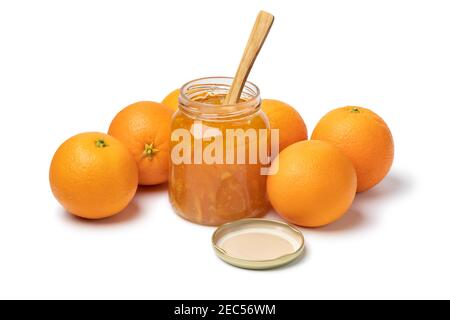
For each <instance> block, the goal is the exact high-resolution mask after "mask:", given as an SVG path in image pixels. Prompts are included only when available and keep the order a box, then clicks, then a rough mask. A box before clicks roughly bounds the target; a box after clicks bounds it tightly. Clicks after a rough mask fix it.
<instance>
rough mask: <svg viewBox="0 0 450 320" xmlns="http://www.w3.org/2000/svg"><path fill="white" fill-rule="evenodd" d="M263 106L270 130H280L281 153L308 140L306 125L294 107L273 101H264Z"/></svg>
mask: <svg viewBox="0 0 450 320" xmlns="http://www.w3.org/2000/svg"><path fill="white" fill-rule="evenodd" d="M261 106H262V109H263V111H264V113H265V114H266V115H267V117H268V118H269V122H270V128H271V129H279V134H280V151H281V150H283V149H284V148H286V147H287V146H289V145H291V144H293V143H294V142H298V141H302V140H306V139H308V132H307V130H306V125H305V123H304V122H303V119H302V117H301V116H300V114H299V113H298V112H297V110H295V109H294V108H293V107H291V106H290V105H288V104H287V103H284V102H282V101H279V100H272V99H264V100H263V101H262V102H261Z"/></svg>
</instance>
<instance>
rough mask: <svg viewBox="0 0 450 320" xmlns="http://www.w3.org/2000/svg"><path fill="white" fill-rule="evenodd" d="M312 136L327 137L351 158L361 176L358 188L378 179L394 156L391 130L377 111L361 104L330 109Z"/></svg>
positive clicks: (375, 182)
mask: <svg viewBox="0 0 450 320" xmlns="http://www.w3.org/2000/svg"><path fill="white" fill-rule="evenodd" d="M312 139H317V140H326V141H329V142H331V143H333V144H334V145H336V146H337V147H339V148H340V149H341V150H342V151H343V152H344V154H345V155H346V156H347V157H349V158H350V160H351V161H352V162H353V165H354V166H355V169H356V174H357V176H358V189H357V191H358V192H361V191H365V190H368V189H370V188H372V187H373V186H375V185H376V184H377V183H379V182H380V181H381V180H383V178H384V177H385V176H386V175H387V173H388V172H389V169H390V168H391V165H392V161H393V159H394V142H393V139H392V135H391V131H390V130H389V128H388V126H387V125H386V123H385V122H384V121H383V119H381V118H380V117H379V116H378V115H377V114H376V113H374V112H372V111H370V110H369V109H366V108H362V107H343V108H338V109H335V110H332V111H330V112H329V113H327V114H326V115H325V116H324V117H323V118H322V119H321V120H320V121H319V123H318V124H317V125H316V128H315V129H314V131H313V134H312Z"/></svg>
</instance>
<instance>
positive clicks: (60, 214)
mask: <svg viewBox="0 0 450 320" xmlns="http://www.w3.org/2000/svg"><path fill="white" fill-rule="evenodd" d="M259 9H265V10H267V11H270V12H272V13H273V14H274V15H275V17H276V20H275V23H274V26H273V28H272V31H271V34H270V35H269V37H268V39H267V41H266V44H265V47H264V48H263V50H262V52H261V54H260V56H259V58H258V60H257V62H256V64H255V66H254V69H253V71H252V73H251V75H250V80H252V81H253V82H255V83H256V84H258V85H259V87H260V89H261V91H262V96H263V98H275V99H281V100H284V101H286V102H288V103H289V104H291V105H293V106H295V107H296V108H297V110H298V111H299V112H300V113H301V115H302V116H303V118H304V119H305V121H306V123H307V125H308V129H309V132H311V131H312V129H313V128H314V125H315V123H316V122H317V121H318V120H319V119H320V117H321V116H322V115H323V114H325V113H326V112H327V111H329V110H331V109H333V108H336V107H341V106H344V105H361V106H365V107H368V108H371V109H372V110H374V111H375V112H377V113H378V114H379V115H381V116H382V117H383V118H384V119H385V121H386V122H387V123H388V125H389V126H390V128H391V130H392V133H393V136H394V140H395V147H396V154H395V161H394V165H393V168H392V170H391V172H390V174H389V176H388V177H387V178H386V179H385V180H384V181H383V182H382V183H381V184H380V185H378V186H377V187H376V188H374V189H373V190H371V191H368V192H366V193H364V194H359V195H358V196H357V198H356V200H355V203H354V205H353V207H352V209H351V210H350V211H349V212H348V214H347V215H346V216H345V217H344V218H343V219H342V220H340V221H338V222H336V223H334V224H332V225H330V226H328V227H325V228H321V229H302V231H304V234H305V237H306V242H307V250H306V254H305V256H304V257H303V258H302V259H301V260H299V261H298V262H296V263H294V264H292V265H289V266H286V267H284V268H281V269H277V270H272V271H259V272H256V271H248V270H241V269H237V268H233V267H231V266H228V265H227V264H225V263H223V262H222V261H220V260H219V259H217V258H216V257H215V255H214V253H213V250H212V248H211V243H210V237H211V234H212V232H213V231H214V228H210V227H202V226H197V225H194V224H191V223H188V222H186V221H184V220H182V219H181V218H179V217H178V216H176V215H175V214H174V213H173V211H172V210H171V208H170V206H169V203H168V199H167V190H166V186H158V187H154V188H145V189H142V190H140V191H139V193H138V195H137V197H136V199H135V201H134V202H133V203H132V205H131V206H130V207H129V209H127V210H126V211H125V212H123V213H122V214H120V215H118V216H116V217H113V218H111V219H106V220H103V221H98V222H89V221H83V220H80V219H76V218H73V217H71V216H70V215H69V214H67V213H65V212H64V210H63V209H62V208H61V207H60V206H59V204H58V203H57V202H56V200H55V199H54V198H53V196H52V194H51V191H50V188H49V183H48V168H49V164H50V160H51V158H52V156H53V153H54V152H55V150H56V149H57V147H58V146H59V145H60V144H61V143H62V142H63V141H64V140H65V139H67V138H68V137H70V136H72V135H74V134H76V133H79V132H83V131H106V130H107V128H108V125H109V122H110V120H111V119H112V118H113V116H114V115H115V113H116V112H117V111H119V110H120V109H121V108H123V107H125V106H126V105H128V104H130V103H132V102H135V101H139V100H155V101H160V100H161V99H162V98H163V97H164V96H165V95H166V94H167V93H169V92H170V91H171V90H173V89H174V88H176V87H179V86H180V85H181V84H183V83H184V82H186V81H188V80H191V79H194V78H197V77H202V76H213V75H229V76H232V75H233V74H234V71H235V68H236V67H237V65H238V62H239V59H240V56H241V52H242V50H243V48H244V46H245V43H246V41H247V37H248V34H249V32H250V29H251V27H252V24H253V22H254V18H255V16H256V14H257V12H258V10H259ZM449 14H450V7H449V3H448V1H431V0H427V1H412V0H408V1H380V0H379V1H361V0H355V1H349V0H340V1H322V0H319V1H317V0H316V1H248V0H246V1H236V2H233V1H227V2H225V1H179V2H175V1H154V2H152V1H148V0H146V1H130V0H127V1H56V0H55V1H48V0H42V1H21V0H16V1H2V2H1V3H0V110H1V112H0V120H1V123H0V139H1V144H0V146H1V155H0V199H1V206H0V298H182V299H188V298H192V299H205V298H233V299H234V298H236V299H238V298H250V299H253V298H275V299H278V298H280V299H281V298H293V299H301V298H450V292H449V285H450V276H449V272H450V257H449V252H450V250H449V245H450V231H449V227H450V210H449V202H448V201H449V200H448V199H449V181H450V173H449V166H450V159H449V158H450V157H449V152H448V147H449V143H448V137H449V130H450V128H449V116H450V111H449V110H450V40H449V36H450V19H449ZM272 215H274V214H273V213H272Z"/></svg>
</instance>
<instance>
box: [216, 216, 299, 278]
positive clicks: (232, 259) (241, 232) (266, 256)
mask: <svg viewBox="0 0 450 320" xmlns="http://www.w3.org/2000/svg"><path fill="white" fill-rule="evenodd" d="M212 243H213V247H214V250H215V252H216V254H217V256H218V257H219V258H220V259H222V260H223V261H225V262H227V263H229V264H231V265H233V266H236V267H239V268H245V269H272V268H276V267H279V266H282V265H285V264H288V263H289V262H291V261H293V260H294V259H296V258H298V257H299V256H300V255H301V253H302V251H303V248H304V246H305V240H304V237H303V234H302V233H301V231H300V230H298V229H297V228H295V227H294V226H292V225H290V224H287V223H284V222H281V221H277V220H268V219H255V218H253V219H242V220H237V221H234V222H230V223H226V224H224V225H222V226H220V227H219V228H217V230H216V231H215V232H214V234H213V236H212Z"/></svg>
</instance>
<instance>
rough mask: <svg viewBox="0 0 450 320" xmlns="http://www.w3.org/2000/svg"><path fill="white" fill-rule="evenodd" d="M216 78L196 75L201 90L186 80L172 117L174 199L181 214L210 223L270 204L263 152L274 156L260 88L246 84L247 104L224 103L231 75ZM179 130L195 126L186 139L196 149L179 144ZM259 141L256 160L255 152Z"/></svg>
mask: <svg viewBox="0 0 450 320" xmlns="http://www.w3.org/2000/svg"><path fill="white" fill-rule="evenodd" d="M208 79H211V78H208ZM213 79H214V81H212V82H213V83H207V84H205V83H204V82H205V80H204V79H199V80H196V81H197V82H198V81H200V83H201V84H202V89H201V90H197V91H195V90H194V91H195V93H192V92H191V91H190V87H189V83H188V84H187V85H185V86H184V87H183V88H182V92H181V95H182V96H181V97H180V110H178V111H177V112H176V114H175V115H174V117H173V119H172V139H171V140H172V141H171V164H170V173H169V196H170V200H171V203H172V206H173V207H174V209H175V211H176V212H177V213H178V214H179V215H180V216H182V217H183V218H185V219H187V220H190V221H192V222H195V223H199V224H204V225H220V224H223V223H226V222H230V221H234V220H237V219H242V218H251V217H259V216H262V215H263V214H264V213H266V212H267V210H268V207H269V205H268V200H267V195H266V176H265V175H264V174H262V169H263V168H265V167H268V165H269V164H268V163H267V162H268V161H264V160H263V158H264V155H265V156H267V157H268V147H267V146H268V144H267V142H268V136H269V135H268V131H269V129H270V128H269V122H268V119H267V117H266V116H265V114H264V113H263V112H262V111H261V109H260V98H259V91H258V90H257V88H256V86H255V88H256V90H254V91H252V92H251V93H250V94H249V93H248V92H247V97H246V96H245V89H244V92H243V96H244V100H243V101H242V102H241V103H242V106H241V103H238V104H236V105H234V106H221V105H220V104H219V103H220V101H221V100H223V99H222V98H223V97H224V96H225V94H226V90H227V86H229V84H230V79H229V78H213ZM224 79H226V81H225V80H224ZM201 80H203V81H201ZM206 82H207V81H206ZM224 83H225V84H224ZM218 85H219V87H220V88H222V89H220V88H219V89H218ZM186 86H188V87H186ZM253 86H254V85H253ZM211 88H212V89H211ZM197 89H198V87H197ZM183 90H184V92H183ZM189 92H191V93H189ZM183 95H184V96H183ZM198 97H200V98H198ZM246 98H247V100H245V99H246ZM188 100H189V101H188ZM186 105H187V106H186ZM179 132H185V133H186V132H189V135H187V134H186V135H184V141H183V142H184V143H187V142H188V144H189V145H190V149H188V148H185V149H183V150H182V151H183V152H181V151H180V150H181V148H180V147H179V146H180V143H181V141H180V140H181V139H177V137H180V136H181V134H180V135H177V134H176V133H179ZM264 132H265V133H266V135H264ZM240 134H241V136H240ZM242 134H243V136H242ZM187 139H188V140H189V141H186V140H187ZM264 139H265V142H264V141H263V140H264ZM219 142H220V143H219ZM255 145H256V146H257V153H258V155H257V156H256V158H257V159H256V161H255V157H254V156H255V155H254V154H253V155H251V152H253V153H254V152H255V150H256V149H255V148H254V147H255ZM242 151H244V158H245V159H244V161H242V157H241V158H240V160H239V152H242ZM183 153H184V154H183ZM186 153H187V154H186ZM260 156H261V157H260ZM176 157H182V158H183V159H184V160H186V161H181V162H180V160H179V159H174V158H176ZM252 157H253V158H252ZM200 158H201V159H200ZM251 159H253V160H251Z"/></svg>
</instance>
